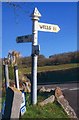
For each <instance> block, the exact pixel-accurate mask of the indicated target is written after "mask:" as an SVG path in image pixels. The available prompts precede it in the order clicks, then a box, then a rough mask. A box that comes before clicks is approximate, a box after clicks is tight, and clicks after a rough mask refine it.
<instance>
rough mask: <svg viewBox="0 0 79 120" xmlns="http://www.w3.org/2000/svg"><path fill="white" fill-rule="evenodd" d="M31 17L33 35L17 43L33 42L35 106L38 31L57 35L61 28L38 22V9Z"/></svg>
mask: <svg viewBox="0 0 79 120" xmlns="http://www.w3.org/2000/svg"><path fill="white" fill-rule="evenodd" d="M31 17H32V21H33V26H32V35H29V36H28V37H27V39H26V38H25V36H22V37H17V43H23V42H32V80H31V103H32V104H33V105H34V104H36V103H37V57H38V54H39V51H40V46H39V45H38V31H44V32H56V33H57V32H59V30H60V28H59V26H58V25H54V24H47V23H41V22H38V21H39V18H40V17H41V14H40V12H39V11H38V9H37V8H35V9H34V10H33V13H32V14H31Z"/></svg>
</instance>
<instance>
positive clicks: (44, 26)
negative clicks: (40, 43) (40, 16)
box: [39, 25, 51, 30]
mask: <svg viewBox="0 0 79 120" xmlns="http://www.w3.org/2000/svg"><path fill="white" fill-rule="evenodd" d="M39 27H40V28H41V29H46V30H51V26H47V25H39Z"/></svg>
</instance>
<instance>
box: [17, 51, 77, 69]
mask: <svg viewBox="0 0 79 120" xmlns="http://www.w3.org/2000/svg"><path fill="white" fill-rule="evenodd" d="M31 63H32V61H31V56H30V57H23V58H20V59H18V65H19V67H20V68H21V67H23V68H28V67H31V66H32V64H31ZM69 63H79V51H77V52H68V53H62V54H56V55H51V56H49V58H46V57H45V56H44V55H39V56H38V67H39V66H40V67H42V66H52V65H61V64H69Z"/></svg>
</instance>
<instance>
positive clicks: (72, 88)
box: [69, 88, 79, 90]
mask: <svg viewBox="0 0 79 120" xmlns="http://www.w3.org/2000/svg"><path fill="white" fill-rule="evenodd" d="M69 90H79V88H72V89H69Z"/></svg>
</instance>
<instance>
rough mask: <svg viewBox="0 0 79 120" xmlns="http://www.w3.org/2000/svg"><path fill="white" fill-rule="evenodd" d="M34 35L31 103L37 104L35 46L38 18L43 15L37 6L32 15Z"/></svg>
mask: <svg viewBox="0 0 79 120" xmlns="http://www.w3.org/2000/svg"><path fill="white" fill-rule="evenodd" d="M31 17H32V21H33V26H32V35H33V41H32V80H31V84H32V85H31V103H32V104H36V103H37V57H38V56H37V55H36V54H35V53H34V50H33V48H34V46H36V45H37V44H38V29H37V27H38V20H39V17H41V14H40V13H39V11H38V10H37V8H35V9H34V11H33V13H32V15H31Z"/></svg>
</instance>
